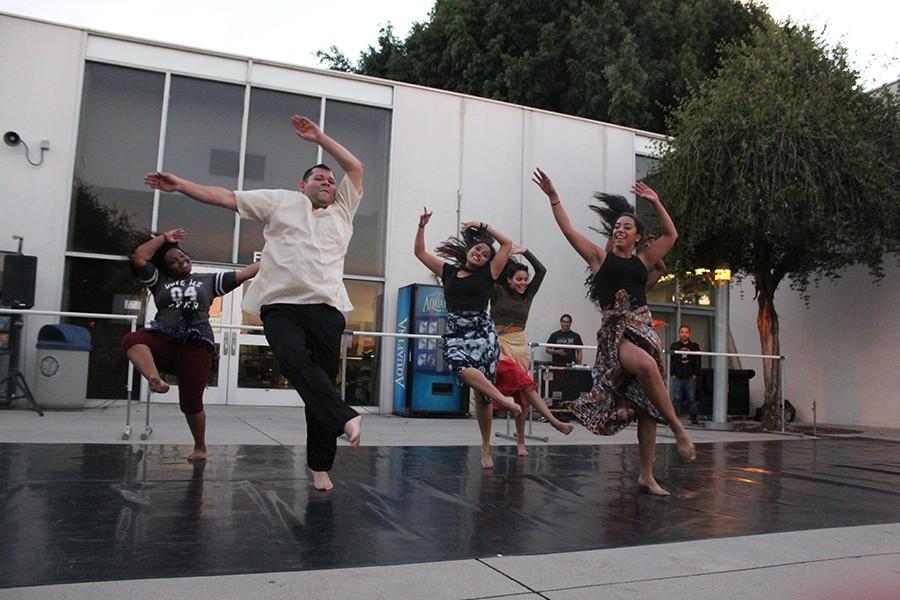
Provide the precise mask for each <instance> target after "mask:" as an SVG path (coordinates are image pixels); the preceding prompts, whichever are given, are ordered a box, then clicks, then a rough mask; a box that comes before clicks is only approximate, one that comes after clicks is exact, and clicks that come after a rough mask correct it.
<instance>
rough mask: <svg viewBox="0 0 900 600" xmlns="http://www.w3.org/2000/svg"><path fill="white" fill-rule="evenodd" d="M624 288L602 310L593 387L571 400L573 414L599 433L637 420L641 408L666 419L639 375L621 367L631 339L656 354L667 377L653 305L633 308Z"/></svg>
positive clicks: (589, 428) (657, 417) (649, 352)
mask: <svg viewBox="0 0 900 600" xmlns="http://www.w3.org/2000/svg"><path fill="white" fill-rule="evenodd" d="M630 304H631V299H630V297H629V296H628V294H627V293H626V292H625V290H619V291H618V292H617V293H616V301H615V306H614V307H613V308H612V309H611V310H604V311H603V324H602V325H601V326H600V330H599V331H598V332H597V361H596V363H595V364H594V387H593V388H592V389H591V391H590V392H588V393H586V394H582V395H581V396H580V397H579V398H578V399H577V400H574V401H572V402H570V403H569V404H568V407H569V408H570V409H571V411H572V414H573V415H574V416H575V417H576V418H577V419H578V420H579V421H580V422H581V424H582V425H584V426H585V427H586V428H587V429H588V430H589V431H591V432H592V433H595V434H596V435H613V434H614V433H616V432H618V431H620V430H621V429H622V428H624V427H626V426H628V424H629V423H631V422H632V421H634V420H636V419H637V417H638V413H639V412H644V413H646V414H648V415H650V416H651V417H652V418H653V419H655V420H656V421H658V422H660V423H665V420H664V419H663V418H662V415H660V414H659V411H658V410H657V408H656V407H655V406H654V405H653V403H652V402H651V401H650V399H649V398H648V397H647V395H646V394H645V393H644V390H643V389H642V388H641V384H640V382H639V381H638V379H637V377H635V376H634V375H631V374H629V373H627V372H626V371H625V369H623V368H622V363H621V362H620V361H619V346H620V345H621V344H622V342H623V341H626V340H627V341H629V342H631V343H632V344H634V345H635V346H637V347H639V348H641V349H642V350H644V351H645V352H646V353H647V354H649V355H650V356H651V357H653V360H655V361H656V365H657V366H658V367H659V373H660V376H661V377H663V379H665V371H664V370H663V363H662V344H661V342H660V340H659V336H658V335H656V331H654V330H653V319H652V317H651V315H650V309H649V308H648V307H646V306H642V307H640V308H638V309H636V310H631V308H630Z"/></svg>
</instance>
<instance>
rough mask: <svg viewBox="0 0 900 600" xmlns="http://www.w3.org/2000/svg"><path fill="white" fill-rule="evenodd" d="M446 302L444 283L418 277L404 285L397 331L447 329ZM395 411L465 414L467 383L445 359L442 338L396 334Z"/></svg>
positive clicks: (435, 331)
mask: <svg viewBox="0 0 900 600" xmlns="http://www.w3.org/2000/svg"><path fill="white" fill-rule="evenodd" d="M446 326H447V302H446V301H445V300H444V289H443V288H442V287H441V286H439V285H423V284H418V283H414V284H412V285H408V286H406V287H402V288H400V291H399V297H398V299H397V333H421V334H429V335H443V333H444V330H445V329H446ZM393 371H394V414H397V415H404V416H429V415H435V416H437V415H440V416H446V415H465V414H467V413H468V412H469V401H468V400H469V394H468V388H461V387H460V385H459V384H458V383H457V381H456V376H455V375H454V374H453V373H452V372H451V371H450V369H449V365H446V364H444V353H443V350H442V348H441V342H440V340H436V339H409V338H397V352H396V354H395V357H394V370H393Z"/></svg>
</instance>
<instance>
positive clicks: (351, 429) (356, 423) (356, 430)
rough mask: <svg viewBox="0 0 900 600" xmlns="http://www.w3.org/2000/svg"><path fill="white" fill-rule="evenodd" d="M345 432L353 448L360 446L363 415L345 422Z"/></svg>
mask: <svg viewBox="0 0 900 600" xmlns="http://www.w3.org/2000/svg"><path fill="white" fill-rule="evenodd" d="M344 433H345V434H347V437H348V438H349V439H350V446H351V447H352V448H359V439H360V437H362V415H356V416H355V417H353V418H352V419H350V420H349V421H347V422H346V423H344ZM316 489H318V488H316ZM328 489H331V488H328Z"/></svg>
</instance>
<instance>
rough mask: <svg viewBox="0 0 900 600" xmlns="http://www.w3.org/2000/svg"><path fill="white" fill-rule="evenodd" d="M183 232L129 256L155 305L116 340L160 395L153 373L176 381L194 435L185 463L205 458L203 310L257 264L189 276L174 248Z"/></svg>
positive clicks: (206, 339)
mask: <svg viewBox="0 0 900 600" xmlns="http://www.w3.org/2000/svg"><path fill="white" fill-rule="evenodd" d="M186 235H187V234H186V233H185V231H184V229H173V230H171V231H167V232H165V233H163V234H160V235H157V236H156V237H154V238H152V239H150V240H148V241H146V242H144V243H143V244H141V245H140V246H138V247H137V248H136V249H135V251H134V253H133V254H132V255H131V266H132V267H133V268H134V272H135V275H136V276H137V277H138V279H140V281H141V283H142V284H143V285H145V286H146V287H147V288H148V289H149V290H150V293H151V294H153V299H154V301H155V302H156V307H157V309H158V310H157V313H156V317H155V318H154V319H153V321H151V323H150V326H149V327H146V328H144V329H142V330H140V331H135V332H132V333H129V334H128V335H126V336H125V337H124V338H123V339H122V347H123V348H124V349H125V353H126V354H127V355H128V360H130V361H131V362H132V363H134V366H135V368H136V369H137V370H138V372H139V373H140V374H141V375H143V376H144V377H146V378H147V381H148V382H149V384H150V390H151V391H153V392H156V393H157V394H164V393H166V392H167V391H168V390H169V384H167V383H166V382H165V381H163V380H162V378H160V376H159V371H160V370H162V371H164V372H168V373H172V374H173V375H175V376H177V377H178V402H179V404H180V405H181V412H183V413H184V416H185V418H186V419H187V424H188V427H189V428H190V430H191V435H192V436H193V437H194V451H193V452H191V455H190V456H189V457H188V460H189V461H194V460H206V456H207V453H206V413H205V412H204V411H203V390H204V389H205V388H206V381H207V380H208V379H209V373H210V371H211V370H212V359H213V352H215V348H216V344H215V338H214V337H213V331H212V327H211V326H210V324H209V307H210V305H211V304H212V302H213V300H214V299H215V297H216V296H224V295H225V294H227V293H228V292H230V291H232V290H233V289H235V288H236V287H238V286H239V285H241V284H242V283H244V282H245V281H247V280H248V279H250V278H252V277H253V276H255V275H256V273H257V271H259V263H254V264H252V265H250V266H248V267H244V268H243V269H241V270H239V271H230V272H222V273H192V272H191V270H192V266H193V265H192V264H191V258H190V257H189V256H188V255H187V254H185V253H184V251H182V250H181V248H179V247H178V242H180V241H181V240H183V239H184V238H185V236H186Z"/></svg>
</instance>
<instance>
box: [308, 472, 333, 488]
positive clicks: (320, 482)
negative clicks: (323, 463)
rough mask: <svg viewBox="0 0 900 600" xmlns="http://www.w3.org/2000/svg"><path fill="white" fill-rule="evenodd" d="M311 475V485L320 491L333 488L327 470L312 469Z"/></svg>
mask: <svg viewBox="0 0 900 600" xmlns="http://www.w3.org/2000/svg"><path fill="white" fill-rule="evenodd" d="M312 476H313V487H314V488H315V489H317V490H319V491H320V492H330V491H331V490H333V489H334V484H333V483H332V482H331V477H329V476H328V471H312Z"/></svg>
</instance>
